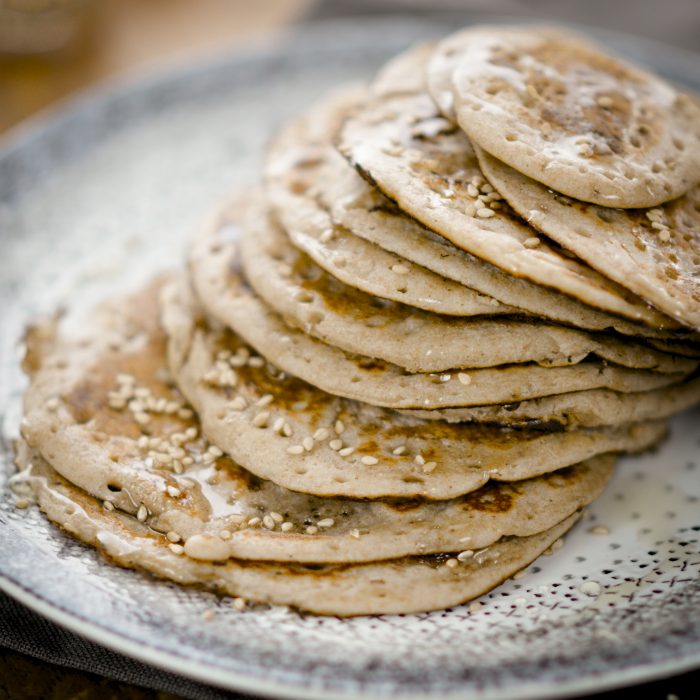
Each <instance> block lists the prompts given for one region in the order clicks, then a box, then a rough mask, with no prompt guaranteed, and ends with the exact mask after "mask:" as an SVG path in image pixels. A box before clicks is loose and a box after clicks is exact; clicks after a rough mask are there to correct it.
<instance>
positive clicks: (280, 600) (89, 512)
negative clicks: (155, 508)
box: [23, 458, 580, 616]
mask: <svg viewBox="0 0 700 700" xmlns="http://www.w3.org/2000/svg"><path fill="white" fill-rule="evenodd" d="M27 461H28V460H27ZM31 464H32V468H31V473H32V477H31V479H32V481H33V482H34V485H35V490H36V493H37V498H38V502H39V506H40V507H41V509H42V510H43V511H44V513H46V515H47V517H48V518H49V519H50V520H52V521H53V522H55V523H56V524H57V525H59V526H60V527H62V528H63V529H65V530H66V531H67V532H69V533H70V534H71V535H73V536H74V537H77V538H78V539H80V540H82V541H83V542H86V543H87V544H89V545H91V546H93V547H96V548H97V549H99V550H100V551H101V552H103V553H104V554H105V555H106V556H107V557H109V560H110V561H112V562H115V563H117V564H119V565H121V566H124V567H127V568H136V569H141V570H144V571H148V572H150V573H153V574H156V575H157V576H160V577H161V578H165V579H168V580H171V581H174V582H175V583H179V584H184V585H198V586H205V587H206V588H209V589H211V590H214V591H216V592H217V593H219V594H222V595H229V596H236V597H240V598H241V599H242V601H241V602H244V603H245V601H250V602H258V603H272V604H276V605H288V606H292V607H295V608H299V609H301V610H306V611H309V612H312V613H316V614H321V615H339V616H352V615H380V614H396V613H412V612H419V611H427V610H433V609H440V608H444V607H448V606H453V605H458V604H460V603H463V602H466V601H468V600H471V599H473V598H476V597H478V596H480V595H482V594H483V593H486V592H487V591H488V590H490V589H491V588H493V587H494V586H497V585H498V584H499V583H501V582H503V581H505V580H506V579H507V578H509V577H510V576H512V575H513V574H515V573H517V572H518V571H519V570H521V569H523V568H524V567H525V566H527V565H528V564H529V563H530V562H531V561H533V560H534V559H535V558H536V557H538V556H539V555H540V554H542V553H543V552H544V551H545V550H547V549H548V548H549V547H550V546H551V545H552V544H553V543H555V542H556V541H557V540H559V539H560V538H561V536H562V535H564V534H565V533H566V532H567V530H569V528H571V527H572V525H574V524H575V522H576V520H577V519H578V518H579V515H580V514H579V513H575V514H573V515H571V516H569V517H568V518H567V519H566V520H564V521H563V522H561V523H559V524H558V525H556V526H555V527H553V528H551V529H550V530H547V531H545V532H543V533H540V534H537V535H533V536H531V537H525V538H516V537H513V538H504V539H502V540H500V541H498V542H496V543H495V544H493V545H491V546H490V547H488V548H486V549H483V550H479V551H477V552H475V553H474V555H473V556H471V557H469V558H467V559H464V560H463V561H460V560H459V559H457V558H453V557H448V556H445V555H437V556H424V557H411V558H403V559H395V560H391V561H386V562H379V563H374V564H356V565H348V564H344V565H343V564H341V565H338V564H336V565H333V564H330V565H318V564H315V565H312V566H305V565H303V564H290V563H288V564H273V563H258V562H245V561H236V560H229V561H227V562H226V563H223V564H220V563H216V564H213V563H210V562H205V561H198V560H195V559H192V558H190V557H187V556H183V553H182V552H181V550H179V549H175V550H174V547H176V545H174V544H173V543H171V542H169V541H168V539H167V538H166V537H157V536H154V533H153V532H152V531H151V530H150V529H149V528H148V526H147V525H145V524H143V523H141V522H140V521H139V520H138V519H136V518H133V517H131V516H127V515H123V514H119V513H114V512H109V511H105V509H104V507H103V506H102V505H101V503H100V502H99V501H97V500H95V499H94V498H92V497H91V496H89V495H87V494H86V493H85V492H83V491H81V490H80V489H77V488H76V487H75V486H73V485H72V484H70V483H69V482H68V481H66V480H65V479H62V478H61V477H60V475H58V474H57V473H56V472H54V471H52V470H51V469H50V467H48V465H47V464H46V463H45V462H43V461H42V460H40V459H34V458H32V461H31ZM26 465H27V462H26V461H25V462H24V464H23V466H26ZM448 561H456V562H457V565H456V566H451V565H448V564H447V562H448Z"/></svg>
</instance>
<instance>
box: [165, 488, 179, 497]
mask: <svg viewBox="0 0 700 700" xmlns="http://www.w3.org/2000/svg"><path fill="white" fill-rule="evenodd" d="M167 491H168V495H169V496H171V497H172V498H178V497H179V496H180V495H181V491H180V489H179V488H177V487H176V486H168V488H167Z"/></svg>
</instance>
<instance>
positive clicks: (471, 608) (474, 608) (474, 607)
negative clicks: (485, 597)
mask: <svg viewBox="0 0 700 700" xmlns="http://www.w3.org/2000/svg"><path fill="white" fill-rule="evenodd" d="M482 605H483V603H480V602H479V601H476V602H475V603H472V604H471V605H470V606H469V612H470V613H475V612H479V610H481V607H482Z"/></svg>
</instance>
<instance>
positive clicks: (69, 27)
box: [0, 0, 91, 55]
mask: <svg viewBox="0 0 700 700" xmlns="http://www.w3.org/2000/svg"><path fill="white" fill-rule="evenodd" d="M90 2H91V0H0V53H3V54H15V55H17V54H40V53H50V52H52V51H58V50H60V49H63V48H64V47H66V46H67V45H68V44H70V43H72V42H73V41H74V40H75V38H76V37H77V36H78V34H80V32H81V31H82V29H83V25H84V22H85V20H86V14H87V13H86V9H87V6H88V5H89V4H90Z"/></svg>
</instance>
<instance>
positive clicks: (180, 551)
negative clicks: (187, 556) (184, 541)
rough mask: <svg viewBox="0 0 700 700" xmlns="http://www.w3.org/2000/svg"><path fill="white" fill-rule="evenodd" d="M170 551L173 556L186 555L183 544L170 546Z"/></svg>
mask: <svg viewBox="0 0 700 700" xmlns="http://www.w3.org/2000/svg"><path fill="white" fill-rule="evenodd" d="M168 549H169V550H170V551H171V552H172V553H173V554H177V555H178V556H179V555H181V554H184V553H185V548H184V547H183V546H182V545H181V544H175V543H172V544H169V545H168Z"/></svg>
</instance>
